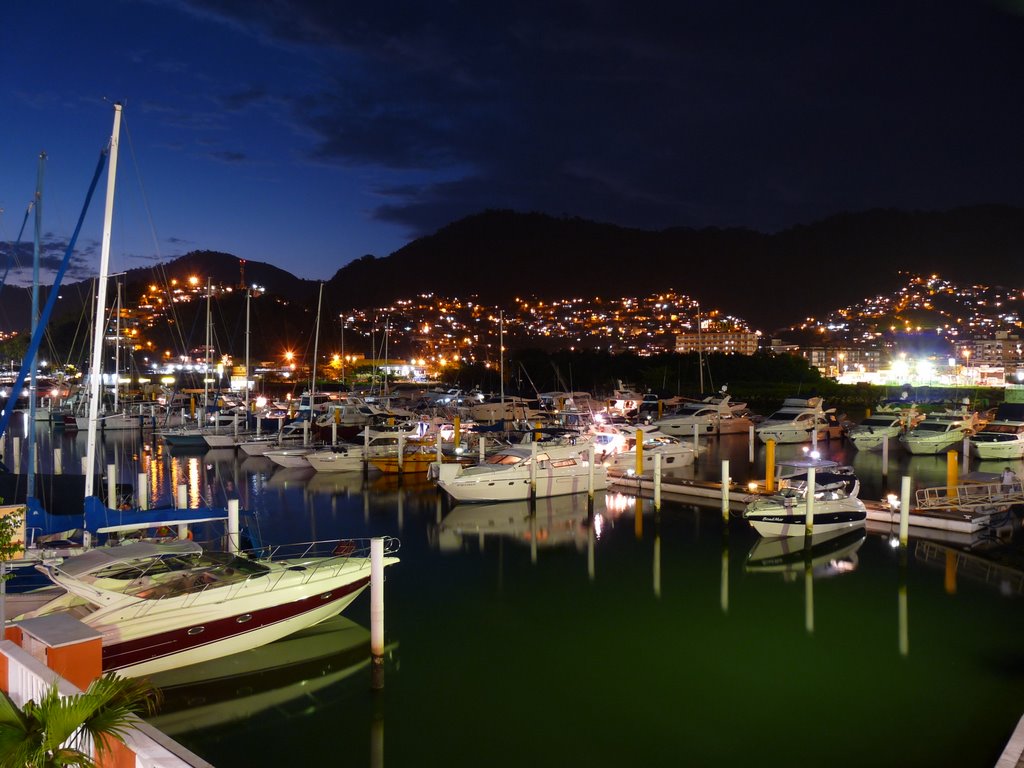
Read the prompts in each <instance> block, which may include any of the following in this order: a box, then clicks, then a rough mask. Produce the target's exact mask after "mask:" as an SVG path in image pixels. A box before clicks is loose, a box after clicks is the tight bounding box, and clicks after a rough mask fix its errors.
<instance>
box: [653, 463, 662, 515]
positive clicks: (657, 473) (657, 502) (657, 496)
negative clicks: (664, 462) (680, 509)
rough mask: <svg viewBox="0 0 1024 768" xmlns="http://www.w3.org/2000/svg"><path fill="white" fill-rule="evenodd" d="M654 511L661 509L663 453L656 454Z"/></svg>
mask: <svg viewBox="0 0 1024 768" xmlns="http://www.w3.org/2000/svg"><path fill="white" fill-rule="evenodd" d="M654 511H655V512H660V511H661V454H660V453H656V454H654Z"/></svg>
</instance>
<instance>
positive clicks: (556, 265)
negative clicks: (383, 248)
mask: <svg viewBox="0 0 1024 768" xmlns="http://www.w3.org/2000/svg"><path fill="white" fill-rule="evenodd" d="M1022 255H1024V209H1020V208H1012V207H1008V206H996V205H991V206H974V207H969V208H958V209H954V210H950V211H943V212H906V211H894V210H871V211H865V212H861V213H846V214H841V215H837V216H833V217H830V218H828V219H824V220H822V221H819V222H815V223H813V224H808V225H801V226H797V227H792V228H790V229H787V230H784V231H781V232H778V233H774V234H765V233H760V232H754V231H751V230H746V229H716V228H708V229H690V228H683V227H677V228H672V229H666V230H661V231H649V230H641V229H634V228H629V227H620V226H616V225H613V224H602V223H597V222H592V221H586V220H583V219H578V218H557V217H552V216H548V215H545V214H539V213H517V212H513V211H495V210H490V211H484V212H482V213H479V214H476V215H473V216H469V217H466V218H464V219H461V220H459V221H456V222H453V223H452V224H449V225H447V226H445V227H443V228H441V229H440V230H438V231H437V232H435V233H434V234H432V235H428V236H426V237H421V238H419V239H417V240H415V241H413V242H411V243H409V244H408V245H406V246H404V247H403V248H401V249H399V250H398V251H395V252H394V253H392V254H391V255H390V256H387V257H381V258H376V257H373V256H364V257H363V258H360V259H356V260H355V261H353V262H351V263H349V264H346V265H345V266H343V267H341V268H340V269H339V270H338V271H337V272H336V273H335V274H334V276H333V277H331V278H330V279H329V280H328V281H327V282H326V284H325V287H324V313H325V316H330V314H328V313H334V314H335V316H336V314H337V313H339V312H341V311H343V310H346V309H353V308H366V307H374V306H386V305H388V304H390V303H391V302H392V301H394V300H395V299H398V298H404V297H411V296H415V295H417V294H422V293H436V294H439V295H443V296H458V297H464V296H469V295H476V296H477V297H479V300H480V301H483V302H486V303H494V304H498V303H507V302H510V301H511V300H512V299H513V298H514V297H516V296H537V297H539V298H543V299H553V298H569V297H574V296H586V297H590V296H603V297H609V298H619V297H623V296H633V295H636V296H639V295H651V294H656V293H658V292H659V291H663V290H666V289H669V288H671V289H674V290H676V291H679V292H681V293H685V294H688V295H690V296H692V297H693V298H695V299H697V300H698V301H700V302H701V303H702V305H704V306H707V307H709V308H710V307H714V308H718V309H721V310H722V311H724V312H726V313H728V314H732V315H736V316H738V317H741V318H744V319H746V320H747V321H748V322H750V323H751V325H752V326H753V327H755V328H757V329H760V330H765V331H769V332H770V331H772V330H774V329H778V328H782V327H785V326H788V325H791V324H794V323H797V322H799V321H801V320H803V319H804V318H806V317H809V316H813V317H821V316H823V315H825V314H827V313H828V312H830V311H832V310H834V309H836V308H839V307H842V306H847V305H850V304H852V303H855V302H857V301H859V300H861V299H863V298H864V297H867V296H875V295H879V294H886V293H891V292H892V291H893V290H895V289H896V288H897V287H898V286H900V285H902V284H903V282H904V278H902V277H901V276H900V275H899V272H900V271H904V272H917V273H923V274H929V273H939V274H941V275H942V276H943V277H946V278H947V279H950V280H953V281H957V282H963V283H967V284H975V283H984V284H989V285H1006V286H1021V285H1022V284H1024V270H1022V267H1021V264H1022V261H1021V256H1022ZM243 257H244V256H243ZM154 270H156V271H154ZM161 270H162V272H163V273H165V274H167V275H173V276H183V275H186V274H188V273H191V272H195V273H198V274H202V275H203V276H207V275H208V276H210V277H212V278H213V279H214V280H216V281H220V282H222V283H226V284H237V283H238V282H239V279H240V274H239V256H234V255H231V254H225V253H218V252H211V251H194V252H192V253H189V254H187V255H185V256H181V257H179V258H177V259H174V260H172V261H170V262H168V263H165V264H161V265H157V266H154V267H140V268H137V269H133V270H130V271H129V272H128V273H127V275H126V284H127V285H128V286H129V294H128V295H129V296H131V295H132V294H131V287H132V286H133V285H139V286H141V285H143V284H144V283H146V282H150V281H153V280H154V279H156V278H155V275H156V274H158V273H159V272H160V271H161ZM245 278H246V281H247V282H249V283H259V284H261V285H265V286H266V287H267V289H268V291H269V292H270V293H274V294H278V295H281V296H283V297H284V298H286V299H288V300H289V301H296V302H304V303H305V304H309V303H311V302H313V303H315V301H316V286H317V284H318V281H315V280H305V279H301V278H298V277H296V276H294V275H292V274H291V273H289V272H287V271H286V270H284V269H281V268H279V267H275V266H273V265H270V264H265V263H261V262H255V261H246V263H245ZM43 293H44V300H45V289H44V292H43ZM62 295H63V296H64V300H63V301H62V302H61V303H59V304H58V306H59V315H58V318H59V317H67V316H68V315H69V314H73V313H75V312H81V310H82V306H83V303H84V302H85V301H87V299H88V296H89V295H90V288H89V281H83V282H80V283H77V284H73V285H69V286H66V287H65V288H63V289H62ZM28 296H29V293H28V289H25V288H13V287H11V286H7V287H5V288H4V291H3V293H2V295H0V305H2V306H3V312H0V324H3V325H4V326H6V327H7V328H8V329H10V328H19V327H20V328H25V327H27V326H28V308H29V298H28Z"/></svg>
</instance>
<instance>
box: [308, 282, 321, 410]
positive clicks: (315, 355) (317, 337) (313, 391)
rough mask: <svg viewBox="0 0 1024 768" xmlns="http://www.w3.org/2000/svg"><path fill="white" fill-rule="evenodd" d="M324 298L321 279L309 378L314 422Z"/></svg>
mask: <svg viewBox="0 0 1024 768" xmlns="http://www.w3.org/2000/svg"><path fill="white" fill-rule="evenodd" d="M323 300H324V284H323V281H320V293H319V295H318V296H317V299H316V325H315V326H314V327H315V328H316V330H315V331H314V333H313V370H312V374H311V376H310V378H309V421H310V423H312V422H313V415H314V414H313V401H314V399H315V398H314V397H313V395H315V394H316V363H317V359H318V355H319V354H320V305H321V304H322V303H323Z"/></svg>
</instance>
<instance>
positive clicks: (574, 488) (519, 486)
mask: <svg viewBox="0 0 1024 768" xmlns="http://www.w3.org/2000/svg"><path fill="white" fill-rule="evenodd" d="M581 469H582V471H580V472H574V473H563V474H552V473H550V472H543V471H542V472H538V473H537V494H536V495H537V498H544V497H548V496H563V495H568V494H572V493H585V492H586V491H587V490H588V485H589V473H588V471H587V468H586V467H582V468H581ZM438 485H439V486H441V488H442V489H443V490H444V491H445V492H446V493H448V494H449V495H450V496H451V497H452V498H453V499H455V500H456V501H522V500H524V499H529V498H530V496H531V483H530V475H529V473H528V472H522V473H519V472H517V473H514V474H506V473H503V472H493V473H484V474H471V475H459V476H457V477H455V478H454V479H453V480H439V481H438ZM607 487H608V476H607V473H606V472H605V469H604V467H598V468H595V471H594V490H595V491H603V490H605V489H606V488H607Z"/></svg>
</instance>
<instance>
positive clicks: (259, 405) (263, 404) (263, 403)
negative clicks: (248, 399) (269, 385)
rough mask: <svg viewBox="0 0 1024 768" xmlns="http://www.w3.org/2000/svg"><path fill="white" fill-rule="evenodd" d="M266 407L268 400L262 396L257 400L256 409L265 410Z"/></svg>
mask: <svg viewBox="0 0 1024 768" xmlns="http://www.w3.org/2000/svg"><path fill="white" fill-rule="evenodd" d="M266 405H267V398H265V397H263V396H262V395H260V396H259V397H257V398H256V407H257V408H265V407H266Z"/></svg>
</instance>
